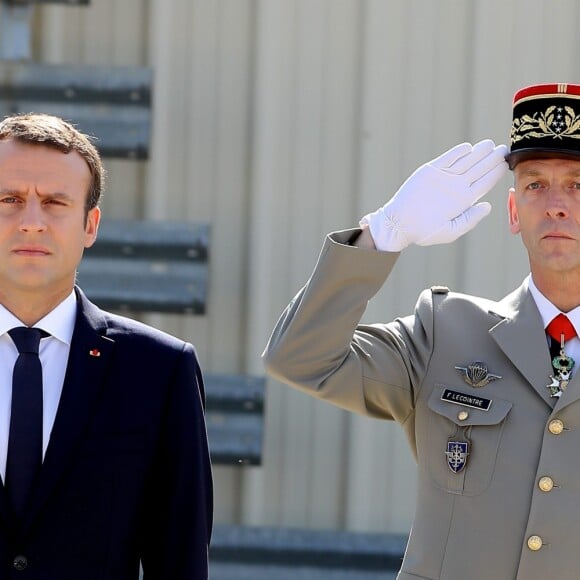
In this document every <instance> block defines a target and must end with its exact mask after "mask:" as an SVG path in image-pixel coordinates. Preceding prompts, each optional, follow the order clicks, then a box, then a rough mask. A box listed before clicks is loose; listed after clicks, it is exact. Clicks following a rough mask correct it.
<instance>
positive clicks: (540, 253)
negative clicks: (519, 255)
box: [508, 159, 580, 275]
mask: <svg viewBox="0 0 580 580" xmlns="http://www.w3.org/2000/svg"><path fill="white" fill-rule="evenodd" d="M514 176H515V187H514V188H512V189H510V191H509V197H508V211H509V222H510V231H511V232H512V233H513V234H521V236H522V240H523V242H524V245H525V246H526V249H527V250H528V256H529V259H530V267H531V271H532V274H537V275H542V274H544V275H547V274H550V273H558V274H559V275H564V274H571V273H575V274H580V160H578V161H576V160H568V159H530V160H527V161H522V162H521V163H519V164H518V165H517V166H516V167H515V169H514Z"/></svg>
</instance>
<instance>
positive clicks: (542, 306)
mask: <svg viewBox="0 0 580 580" xmlns="http://www.w3.org/2000/svg"><path fill="white" fill-rule="evenodd" d="M528 278H529V280H528V288H529V290H530V294H531V295H532V298H533V299H534V301H535V303H536V306H537V307H538V310H539V311H540V316H541V317H542V321H543V323H544V328H546V327H547V326H548V324H550V322H552V320H553V319H554V318H555V317H556V316H558V314H565V315H566V316H567V317H568V319H569V320H570V322H571V323H572V325H573V326H574V328H575V329H576V332H578V330H580V306H576V308H574V309H573V310H570V312H562V311H561V310H558V308H556V307H555V306H554V305H553V304H552V303H551V302H550V301H549V300H548V299H547V298H546V297H545V296H544V295H543V294H542V293H541V292H540V291H539V290H538V287H537V286H536V285H535V284H534V279H533V278H532V275H531V274H530V275H529V277H528Z"/></svg>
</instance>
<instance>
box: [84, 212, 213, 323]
mask: <svg viewBox="0 0 580 580" xmlns="http://www.w3.org/2000/svg"><path fill="white" fill-rule="evenodd" d="M208 244H209V226H208V225H206V224H190V223H183V222H156V221H143V222H139V221H135V220H112V219H110V220H106V221H105V222H104V223H103V224H102V226H101V227H100V228H99V235H98V237H97V241H96V243H95V245H94V246H93V247H92V248H89V249H87V250H86V251H85V255H84V257H83V259H82V261H81V263H80V265H79V268H78V279H77V281H78V284H79V285H80V286H81V288H83V290H84V291H85V292H86V294H87V296H88V297H89V298H90V299H91V300H93V301H94V302H95V303H96V304H98V305H99V306H101V307H102V308H105V309H112V310H133V311H144V312H167V313H169V312H179V313H186V314H203V313H205V309H206V302H207V278H208V267H207V259H208Z"/></svg>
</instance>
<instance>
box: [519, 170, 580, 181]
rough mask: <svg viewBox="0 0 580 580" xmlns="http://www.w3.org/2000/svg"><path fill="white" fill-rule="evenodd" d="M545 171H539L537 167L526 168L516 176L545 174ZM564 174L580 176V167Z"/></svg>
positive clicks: (566, 175)
mask: <svg viewBox="0 0 580 580" xmlns="http://www.w3.org/2000/svg"><path fill="white" fill-rule="evenodd" d="M544 173H545V172H544V171H538V170H537V169H524V170H522V172H521V173H520V174H519V175H516V177H519V178H520V179H522V178H523V177H538V176H541V175H544ZM564 175H565V177H580V168H578V169H572V170H570V171H568V172H566V173H565V174H564Z"/></svg>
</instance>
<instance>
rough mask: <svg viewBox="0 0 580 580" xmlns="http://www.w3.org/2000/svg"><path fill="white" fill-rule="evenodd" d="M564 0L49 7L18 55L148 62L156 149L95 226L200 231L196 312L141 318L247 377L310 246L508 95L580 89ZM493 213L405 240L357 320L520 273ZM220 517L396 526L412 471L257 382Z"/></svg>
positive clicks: (501, 204) (366, 436) (501, 217)
mask: <svg viewBox="0 0 580 580" xmlns="http://www.w3.org/2000/svg"><path fill="white" fill-rule="evenodd" d="M579 23H580V3H579V2H578V1H577V0H471V1H468V0H92V2H91V4H90V5H89V6H82V7H80V6H77V7H73V6H66V5H45V6H43V7H42V8H40V7H39V8H38V9H37V14H36V16H35V37H34V58H35V59H36V60H39V61H45V62H54V63H86V64H92V63H96V64H110V65H131V64H143V65H148V66H151V67H152V68H153V70H154V75H155V81H154V111H153V131H152V150H151V151H152V154H151V158H150V160H148V161H147V162H130V161H109V162H108V163H107V166H108V170H109V175H110V180H109V188H108V193H107V195H106V198H105V200H104V205H103V209H104V213H105V216H107V215H109V216H116V217H130V218H152V219H180V220H191V221H202V222H203V221H207V222H209V223H211V225H212V238H211V272H210V276H211V278H210V295H209V308H208V313H207V315H205V316H199V317H178V316H171V317H170V316H155V317H151V318H150V321H151V322H153V323H154V324H156V325H159V326H161V327H163V328H164V329H166V330H168V331H170V332H173V333H175V334H177V335H179V336H181V337H183V338H185V339H187V340H190V341H191V342H193V343H195V345H196V347H197V349H198V351H199V354H200V358H201V361H202V364H203V367H204V369H205V370H206V371H211V372H247V373H252V374H259V375H260V374H263V369H262V365H261V362H260V353H261V351H262V349H263V347H264V345H265V342H266V340H267V338H268V335H269V332H270V330H271V328H272V326H273V324H274V322H275V320H276V318H277V316H278V315H279V313H280V312H281V310H282V309H283V307H284V306H285V304H286V303H287V302H288V301H289V300H290V299H291V297H292V296H293V295H294V294H295V292H296V291H297V290H298V289H299V287H300V286H301V285H302V284H303V283H304V282H305V280H306V279H307V277H308V275H309V273H310V271H311V269H312V267H313V265H314V263H315V261H316V257H317V254H318V251H319V248H320V245H321V243H322V241H323V238H324V235H325V233H326V232H328V231H331V230H333V229H340V228H345V227H350V226H352V225H354V224H356V223H357V222H358V219H359V217H360V216H361V215H363V214H365V213H367V212H368V211H371V210H373V209H375V208H376V207H377V206H379V205H382V204H383V203H384V202H385V201H386V199H388V197H390V196H391V195H392V194H393V193H394V192H395V191H396V189H397V187H398V185H399V184H400V183H401V182H402V181H403V180H404V178H405V177H406V176H407V175H408V174H409V173H410V172H411V171H412V170H413V169H414V168H415V167H416V166H417V165H419V164H420V163H422V162H425V161H427V160H429V159H431V158H432V157H434V156H435V155H437V154H439V153H440V152H442V151H443V150H445V149H447V148H449V147H450V146H452V145H454V144H455V143H457V142H461V141H476V140H479V139H482V138H485V137H490V138H492V139H494V140H496V141H498V142H505V141H506V139H507V136H508V133H509V125H510V122H511V99H512V95H513V93H514V91H515V90H516V89H517V88H519V87H521V86H524V85H527V84H533V83H538V82H558V81H564V82H566V81H567V82H579V81H580V59H578V58H577V55H578V54H579V49H580V46H579V43H580V40H579V36H578V34H577V30H578V25H579ZM509 185H510V180H509V178H506V179H505V180H504V181H503V182H502V183H501V184H500V185H499V186H498V187H497V188H496V189H495V190H494V191H493V192H492V193H491V194H490V201H492V203H493V205H494V209H493V212H492V215H491V216H490V217H489V218H488V219H487V220H485V222H484V223H483V224H482V225H481V226H480V227H479V228H478V229H477V230H476V231H475V232H472V233H470V234H469V235H468V236H467V237H466V238H465V239H462V240H460V241H459V242H457V243H455V244H453V245H451V246H446V247H433V248H420V249H419V248H411V249H409V250H406V251H405V252H404V256H403V257H402V258H401V260H399V262H398V265H397V268H396V275H395V277H394V278H393V280H392V281H391V282H390V283H389V284H388V285H387V286H386V287H385V288H384V289H383V290H382V291H381V292H380V293H379V294H378V295H377V297H376V298H375V299H374V300H373V301H372V302H371V303H370V305H369V307H368V310H367V313H366V314H365V319H366V320H369V321H371V320H373V321H376V320H388V319H391V318H393V317H394V316H396V315H399V314H406V313H408V312H409V311H410V310H411V309H412V307H413V305H414V302H415V299H416V296H417V294H418V293H419V291H420V290H421V289H422V288H424V287H426V286H430V285H432V284H446V285H448V286H450V287H452V288H453V289H456V290H460V291H466V292H474V293H479V294H483V295H487V296H490V297H500V296H502V295H503V294H505V293H506V292H507V291H509V290H510V289H511V288H512V287H513V286H515V285H516V284H518V283H519V281H520V280H521V279H522V278H523V276H525V274H526V272H527V264H526V260H525V255H524V253H523V251H522V249H521V244H520V242H519V240H517V239H512V238H511V236H510V235H509V233H508V231H507V227H506V226H507V222H506V215H505V214H506V212H505V201H506V195H505V193H506V190H507V188H508V187H509ZM215 479H216V520H217V521H218V522H233V523H245V524H274V525H284V526H304V527H309V528H337V529H338V528H347V529H351V530H372V531H401V532H406V531H408V529H409V527H410V525H411V521H412V515H413V508H414V490H415V470H414V465H413V461H412V459H411V456H410V453H409V452H408V449H407V446H406V443H405V440H404V438H403V436H402V434H401V431H400V429H399V428H398V427H397V426H396V425H390V424H384V423H381V422H378V421H372V420H368V419H362V418H359V417H355V416H352V415H348V414H346V413H344V412H342V411H339V410H337V409H334V408H332V407H330V406H327V405H325V404H324V403H320V402H317V401H314V400H310V399H309V398H308V397H306V396H305V395H302V394H299V393H296V392H293V391H292V390H291V389H289V388H287V387H284V386H283V385H280V384H278V383H276V382H274V381H270V383H269V385H268V391H267V408H266V414H265V440H264V458H263V465H262V466H261V467H251V468H250V467H242V468H226V467H219V468H216V470H215Z"/></svg>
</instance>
